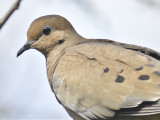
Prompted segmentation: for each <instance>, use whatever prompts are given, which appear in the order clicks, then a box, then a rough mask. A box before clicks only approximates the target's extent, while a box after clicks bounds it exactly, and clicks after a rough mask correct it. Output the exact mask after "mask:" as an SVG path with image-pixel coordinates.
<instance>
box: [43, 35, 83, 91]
mask: <svg viewBox="0 0 160 120" xmlns="http://www.w3.org/2000/svg"><path fill="white" fill-rule="evenodd" d="M66 38H67V40H66V42H64V43H63V44H62V45H59V46H56V47H54V48H53V49H52V50H51V51H50V52H49V53H48V54H47V55H45V58H46V66H47V76H48V80H49V83H50V86H51V88H52V90H53V84H52V80H53V74H54V71H55V68H56V66H57V64H58V62H59V60H60V59H61V57H62V56H63V55H64V54H65V51H66V49H67V48H69V47H71V46H74V45H77V44H79V43H81V42H84V41H85V38H83V37H81V36H80V35H75V36H73V35H72V36H71V37H70V36H67V37H66ZM53 92H54V91H53Z"/></svg>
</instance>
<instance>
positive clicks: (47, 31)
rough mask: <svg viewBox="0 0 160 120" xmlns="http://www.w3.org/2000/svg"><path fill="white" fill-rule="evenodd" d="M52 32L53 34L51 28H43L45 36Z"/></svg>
mask: <svg viewBox="0 0 160 120" xmlns="http://www.w3.org/2000/svg"><path fill="white" fill-rule="evenodd" d="M51 32H52V28H51V27H50V26H44V27H43V30H42V33H43V34H44V35H49V34H50V33H51Z"/></svg>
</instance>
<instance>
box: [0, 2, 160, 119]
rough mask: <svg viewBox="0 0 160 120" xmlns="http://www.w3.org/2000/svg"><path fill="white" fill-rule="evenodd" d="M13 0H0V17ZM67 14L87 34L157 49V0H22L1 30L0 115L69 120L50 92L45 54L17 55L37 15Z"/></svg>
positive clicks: (159, 44) (159, 36)
mask: <svg viewBox="0 0 160 120" xmlns="http://www.w3.org/2000/svg"><path fill="white" fill-rule="evenodd" d="M14 1H15V0H0V5H1V7H0V18H2V17H3V16H4V15H5V14H6V12H7V10H8V9H9V8H10V7H11V5H12V4H13V2H14ZM48 14H58V15H61V16H64V17H66V18H67V19H68V20H69V21H70V22H71V23H72V25H73V26H74V27H75V29H76V30H77V32H78V33H79V34H80V35H82V36H84V37H86V38H108V39H112V40H115V41H119V42H125V43H130V44H137V45H141V46H146V47H149V48H152V49H155V50H157V51H160V0H34V1H33V0H22V2H21V4H20V7H19V9H18V10H16V11H15V12H14V14H13V15H12V16H11V17H10V19H9V20H8V21H7V23H6V24H5V25H4V26H3V28H2V29H1V30H0V119H53V120H60V119H61V120H71V118H70V117H69V116H68V114H67V113H66V112H65V110H64V109H63V108H62V106H61V105H59V103H58V102H57V101H56V99H55V96H54V94H53V93H52V92H51V89H50V86H49V83H48V80H47V75H46V67H45V58H44V57H43V55H42V54H40V53H39V52H37V51H36V50H29V51H27V52H25V53H24V54H23V55H21V56H20V57H19V58H16V53H17V51H18V50H19V48H21V46H22V45H23V44H24V43H25V41H26V32H27V29H28V27H29V25H30V23H31V22H32V21H33V20H34V19H35V18H37V17H39V16H43V15H48Z"/></svg>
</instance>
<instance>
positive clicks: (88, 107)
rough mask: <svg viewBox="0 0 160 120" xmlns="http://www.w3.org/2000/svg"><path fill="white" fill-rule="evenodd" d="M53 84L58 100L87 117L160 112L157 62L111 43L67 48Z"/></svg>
mask: <svg viewBox="0 0 160 120" xmlns="http://www.w3.org/2000/svg"><path fill="white" fill-rule="evenodd" d="M52 83H53V88H54V89H55V91H56V92H55V93H56V96H57V98H58V100H59V101H60V102H61V103H62V104H63V105H64V106H65V107H67V108H68V109H70V110H72V111H73V112H75V113H76V114H77V115H79V116H81V117H82V118H84V119H86V120H90V119H96V118H108V117H113V116H115V114H116V113H117V115H127V116H130V115H146V114H155V113H160V109H159V108H160V102H159V101H158V100H159V99H160V62H159V61H158V60H157V59H155V58H153V57H151V56H149V55H146V54H143V53H141V52H139V51H135V50H130V49H126V48H124V47H121V46H119V45H114V44H112V43H100V42H89V43H83V44H78V45H75V46H72V47H69V48H67V49H66V52H65V54H64V55H63V56H62V57H61V59H60V61H59V63H58V64H57V66H56V69H55V72H54V74H53V80H52Z"/></svg>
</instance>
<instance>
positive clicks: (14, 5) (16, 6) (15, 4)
mask: <svg viewBox="0 0 160 120" xmlns="http://www.w3.org/2000/svg"><path fill="white" fill-rule="evenodd" d="M21 1H22V0H17V1H16V2H15V3H14V4H13V5H12V7H11V8H10V9H9V11H8V12H7V14H6V15H5V16H4V17H3V18H2V19H1V20H0V29H1V28H2V26H3V25H4V24H5V23H6V21H7V20H8V19H9V17H10V16H11V15H12V13H13V12H14V11H15V10H16V9H18V7H19V4H20V2H21Z"/></svg>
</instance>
